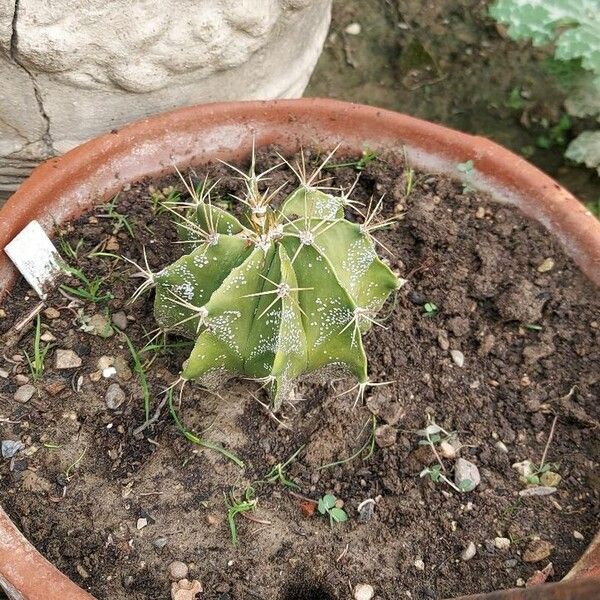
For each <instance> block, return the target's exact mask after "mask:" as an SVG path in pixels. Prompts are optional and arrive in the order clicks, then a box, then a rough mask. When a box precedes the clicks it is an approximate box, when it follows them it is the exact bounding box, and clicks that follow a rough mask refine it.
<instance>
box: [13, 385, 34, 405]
mask: <svg viewBox="0 0 600 600" xmlns="http://www.w3.org/2000/svg"><path fill="white" fill-rule="evenodd" d="M34 392H35V387H33V386H32V385H31V384H30V383H27V384H25V385H22V386H21V387H19V388H17V391H16V392H15V400H16V401H17V402H27V401H29V400H31V397H32V396H33V394H34Z"/></svg>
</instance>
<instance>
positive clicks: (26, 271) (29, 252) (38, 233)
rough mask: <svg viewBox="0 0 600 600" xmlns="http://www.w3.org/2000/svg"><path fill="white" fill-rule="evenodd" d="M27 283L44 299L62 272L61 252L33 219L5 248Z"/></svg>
mask: <svg viewBox="0 0 600 600" xmlns="http://www.w3.org/2000/svg"><path fill="white" fill-rule="evenodd" d="M4 251H5V252H6V254H8V257H9V258H10V260H11V261H12V262H13V263H14V265H15V267H17V269H18V270H19V272H20V273H21V275H23V277H25V280H26V281H27V283H28V284H29V285H30V286H31V287H32V288H33V289H34V290H35V292H36V293H37V295H38V296H39V297H40V298H41V299H42V300H43V299H44V298H45V297H46V294H45V291H47V290H48V289H49V288H50V287H51V286H52V282H53V280H54V279H55V278H56V276H57V275H58V273H59V272H60V266H59V254H58V251H57V250H56V248H55V247H54V245H53V244H52V242H51V241H50V238H49V237H48V236H47V235H46V232H45V231H44V230H43V229H42V226H41V225H40V224H39V223H38V222H37V221H31V222H30V223H29V224H28V225H27V226H26V227H24V228H23V229H22V230H21V232H20V233H18V234H17V235H16V236H15V237H14V238H13V239H12V241H11V242H10V243H9V244H7V245H6V247H5V248H4Z"/></svg>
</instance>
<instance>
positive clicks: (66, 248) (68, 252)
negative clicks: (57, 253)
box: [58, 233, 83, 262]
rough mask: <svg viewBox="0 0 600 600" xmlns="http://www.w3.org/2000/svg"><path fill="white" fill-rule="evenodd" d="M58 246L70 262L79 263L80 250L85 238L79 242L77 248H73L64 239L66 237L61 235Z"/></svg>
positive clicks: (59, 235)
mask: <svg viewBox="0 0 600 600" xmlns="http://www.w3.org/2000/svg"><path fill="white" fill-rule="evenodd" d="M58 244H59V246H60V249H61V251H62V254H63V255H64V256H67V257H68V258H69V259H70V260H74V261H75V262H77V259H78V258H79V250H80V249H81V246H83V238H81V239H79V240H77V243H76V244H75V246H72V245H71V243H70V242H69V241H68V240H67V239H66V238H65V237H64V235H63V234H62V233H59V234H58Z"/></svg>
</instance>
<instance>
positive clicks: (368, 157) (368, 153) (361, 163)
mask: <svg viewBox="0 0 600 600" xmlns="http://www.w3.org/2000/svg"><path fill="white" fill-rule="evenodd" d="M374 160H377V154H375V152H373V151H372V150H369V148H365V149H364V150H363V151H362V156H361V157H360V158H359V159H358V160H355V161H350V162H345V163H333V164H330V165H326V166H325V167H324V170H326V171H329V170H332V169H338V168H340V167H352V168H353V169H354V170H355V171H364V170H365V169H366V168H367V165H368V164H369V163H371V162H373V161H374Z"/></svg>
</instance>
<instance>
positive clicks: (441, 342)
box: [437, 331, 450, 352]
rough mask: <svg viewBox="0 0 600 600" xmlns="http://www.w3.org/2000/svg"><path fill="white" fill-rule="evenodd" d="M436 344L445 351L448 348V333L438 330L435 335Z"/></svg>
mask: <svg viewBox="0 0 600 600" xmlns="http://www.w3.org/2000/svg"><path fill="white" fill-rule="evenodd" d="M437 343H438V346H439V347H440V348H441V349H442V350H443V351H444V352H446V350H448V349H449V348H450V342H449V341H448V334H447V333H446V332H445V331H439V332H438V335H437Z"/></svg>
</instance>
